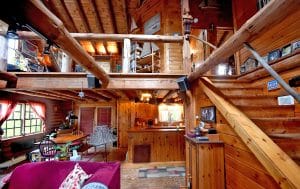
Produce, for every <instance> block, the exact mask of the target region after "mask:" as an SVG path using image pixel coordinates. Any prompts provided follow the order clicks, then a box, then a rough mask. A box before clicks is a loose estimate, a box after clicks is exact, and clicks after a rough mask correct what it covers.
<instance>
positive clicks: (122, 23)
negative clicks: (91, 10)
mask: <svg viewBox="0 0 300 189" xmlns="http://www.w3.org/2000/svg"><path fill="white" fill-rule="evenodd" d="M110 2H111V3H110V4H111V8H112V10H113V11H112V12H113V18H115V19H114V20H115V23H114V24H115V26H116V27H115V30H116V33H128V27H127V25H128V19H127V14H126V3H125V0H111V1H110Z"/></svg>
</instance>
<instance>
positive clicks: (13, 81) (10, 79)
mask: <svg viewBox="0 0 300 189" xmlns="http://www.w3.org/2000/svg"><path fill="white" fill-rule="evenodd" d="M0 80H5V81H6V88H15V87H16V86H17V80H18V78H17V76H16V75H14V74H12V73H9V72H4V71H0Z"/></svg>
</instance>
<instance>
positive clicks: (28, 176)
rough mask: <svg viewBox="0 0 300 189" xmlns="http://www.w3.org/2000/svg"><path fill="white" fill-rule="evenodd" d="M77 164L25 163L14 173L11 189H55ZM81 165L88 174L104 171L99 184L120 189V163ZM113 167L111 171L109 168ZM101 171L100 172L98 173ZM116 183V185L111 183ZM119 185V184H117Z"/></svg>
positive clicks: (60, 162) (87, 163)
mask: <svg viewBox="0 0 300 189" xmlns="http://www.w3.org/2000/svg"><path fill="white" fill-rule="evenodd" d="M75 164H76V162H73V161H46V162H35V163H25V164H23V165H20V166H18V167H16V169H15V170H14V171H13V173H12V175H11V178H10V183H9V189H20V188H22V189H41V188H43V189H54V188H59V186H60V184H61V183H62V182H63V180H64V179H65V178H66V177H67V175H68V174H69V173H70V172H71V171H72V170H73V168H74V165H75ZM79 165H80V166H81V167H82V169H83V170H84V171H85V172H86V173H87V174H93V175H95V174H102V171H101V170H102V169H103V171H104V172H105V175H106V177H105V178H104V177H99V179H102V180H99V182H102V183H105V184H106V185H108V186H112V188H110V187H109V188H110V189H119V188H120V163H119V162H108V163H105V162H83V161H80V162H79ZM109 166H111V167H113V168H112V169H111V170H110V171H109V170H108V169H107V167H109ZM98 170H99V171H98ZM96 172H97V173H96ZM111 182H114V183H111ZM115 183H117V184H115ZM84 184H86V183H84ZM115 186H116V187H118V188H116V187H115Z"/></svg>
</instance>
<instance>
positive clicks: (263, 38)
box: [241, 10, 300, 62]
mask: <svg viewBox="0 0 300 189" xmlns="http://www.w3.org/2000/svg"><path fill="white" fill-rule="evenodd" d="M298 17H300V10H297V11H295V12H293V13H291V14H290V15H288V16H287V17H286V18H285V19H284V20H282V21H281V22H280V23H278V24H276V25H274V26H272V29H270V30H268V31H266V32H265V33H264V34H263V35H260V36H259V37H257V38H255V39H254V40H253V41H252V42H251V45H252V46H253V47H254V48H255V50H257V51H258V52H259V53H260V54H261V55H262V56H265V55H267V53H268V52H270V51H272V50H276V49H278V48H281V47H283V46H285V45H287V44H289V43H291V42H293V41H295V40H299V38H300V28H299V25H300V21H299V19H297V18H298ZM248 56H250V53H249V51H248V50H246V49H245V48H243V49H241V61H242V62H244V61H245V60H246V58H247V57H248Z"/></svg>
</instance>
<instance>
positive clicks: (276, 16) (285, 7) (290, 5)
mask: <svg viewBox="0 0 300 189" xmlns="http://www.w3.org/2000/svg"><path fill="white" fill-rule="evenodd" d="M299 7H300V1H299V0H286V1H282V0H273V1H271V2H270V3H268V4H267V5H266V6H265V7H264V8H263V9H262V10H260V11H259V12H258V13H257V14H255V15H254V16H253V17H251V18H250V19H249V20H248V21H247V22H246V23H245V24H244V25H243V26H242V27H241V28H240V29H239V30H238V31H237V32H236V33H234V34H233V35H232V36H231V37H230V38H229V39H228V40H227V41H226V42H224V43H223V44H222V45H221V47H220V48H218V49H216V50H215V51H213V53H212V54H211V55H210V56H209V57H208V58H207V59H206V60H205V62H204V63H202V64H200V65H199V67H197V68H196V70H195V72H192V73H191V74H190V75H189V76H188V80H189V81H190V82H191V81H193V80H195V79H197V78H199V77H201V76H202V75H203V74H204V73H206V72H207V71H208V70H210V69H212V68H213V67H214V66H216V65H218V64H220V63H221V62H222V61H224V60H225V59H226V58H228V57H229V56H231V55H233V54H234V53H235V52H236V51H238V50H240V49H241V48H242V47H243V44H244V43H245V42H251V41H252V40H253V39H254V38H255V37H257V35H260V34H262V33H263V32H264V31H268V30H269V29H270V28H271V27H273V26H274V25H275V24H276V23H278V22H280V21H281V20H282V19H284V18H285V17H286V16H288V15H290V14H291V12H294V11H296V10H298V9H299Z"/></svg>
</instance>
